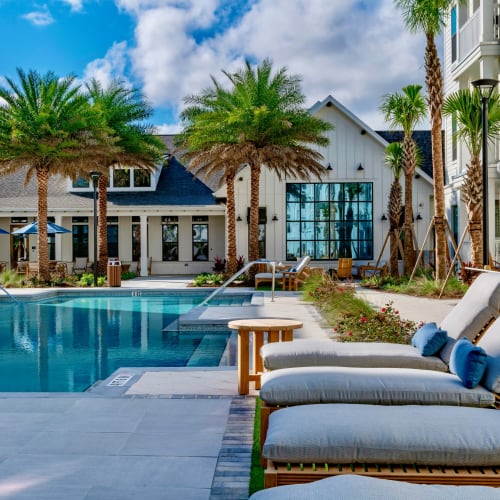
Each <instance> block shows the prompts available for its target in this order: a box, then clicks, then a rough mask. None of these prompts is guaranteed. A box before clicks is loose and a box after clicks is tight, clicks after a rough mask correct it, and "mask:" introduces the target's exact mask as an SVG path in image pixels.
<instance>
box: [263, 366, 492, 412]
mask: <svg viewBox="0 0 500 500" xmlns="http://www.w3.org/2000/svg"><path fill="white" fill-rule="evenodd" d="M261 383H262V385H261V389H260V397H261V399H262V400H263V401H265V402H266V403H267V404H268V405H271V406H278V405H279V406H288V405H300V404H314V403H367V404H382V405H390V404H393V405H398V404H434V405H457V406H483V407H488V406H493V405H494V404H495V395H494V394H493V393H491V392H490V391H488V390H486V389H485V388H484V387H481V386H477V387H475V388H474V389H467V388H466V387H464V385H463V384H462V382H461V380H460V378H459V377H458V376H457V375H453V374H451V373H443V372H437V371H432V370H415V369H411V368H352V367H338V366H321V367H305V368H304V367H301V368H285V369H282V370H274V371H272V372H266V373H264V374H263V375H262V378H261Z"/></svg>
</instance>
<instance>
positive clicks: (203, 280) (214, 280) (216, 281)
mask: <svg viewBox="0 0 500 500" xmlns="http://www.w3.org/2000/svg"><path fill="white" fill-rule="evenodd" d="M224 281H225V280H224V275H223V274H210V273H200V274H198V276H195V278H194V279H193V286H218V285H222V284H223V283H224Z"/></svg>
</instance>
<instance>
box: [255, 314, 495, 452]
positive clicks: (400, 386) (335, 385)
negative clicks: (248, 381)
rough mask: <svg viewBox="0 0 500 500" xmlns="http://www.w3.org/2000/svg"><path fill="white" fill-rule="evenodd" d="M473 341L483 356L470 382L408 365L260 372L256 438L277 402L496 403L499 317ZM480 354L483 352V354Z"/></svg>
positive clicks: (279, 404) (280, 405)
mask: <svg viewBox="0 0 500 500" xmlns="http://www.w3.org/2000/svg"><path fill="white" fill-rule="evenodd" d="M478 346H479V347H480V348H482V349H483V350H484V351H485V352H486V354H487V356H488V362H487V375H486V376H485V377H484V381H481V382H480V383H479V384H478V385H477V386H475V387H473V388H469V387H466V385H465V384H464V383H463V382H462V380H461V378H460V377H459V375H457V374H456V373H444V372H440V371H433V370H418V369H413V368H355V367H345V366H312V367H300V368H284V369H281V370H274V371H271V372H266V373H264V374H263V375H262V377H261V389H260V398H261V401H262V403H261V444H263V443H264V440H265V436H266V432H267V426H268V421H269V415H270V414H271V413H273V412H274V411H276V410H277V409H279V408H285V407H288V406H297V405H306V404H317V403H322V404H328V403H357V404H380V405H407V404H412V405H449V406H475V407H495V405H499V406H500V396H499V394H498V393H499V392H500V318H498V319H496V320H495V322H494V323H493V324H492V325H491V326H490V328H488V330H487V331H486V333H485V334H484V336H483V337H482V338H481V339H480V340H479V342H478ZM483 356H484V354H483Z"/></svg>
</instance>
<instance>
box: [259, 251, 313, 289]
mask: <svg viewBox="0 0 500 500" xmlns="http://www.w3.org/2000/svg"><path fill="white" fill-rule="evenodd" d="M310 262H311V257H309V255H306V256H304V257H302V258H301V259H300V260H299V261H298V262H297V265H296V266H293V267H291V268H290V269H288V270H286V271H281V272H277V273H275V275H274V278H275V280H282V284H283V290H297V289H298V284H299V282H300V280H301V279H302V277H303V274H304V273H305V272H306V268H307V266H308V265H309V263H310ZM272 280H273V274H272V273H270V272H265V273H257V274H256V275H255V288H257V287H258V286H259V284H260V283H271V282H272Z"/></svg>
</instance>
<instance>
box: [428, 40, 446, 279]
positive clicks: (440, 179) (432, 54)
mask: <svg viewBox="0 0 500 500" xmlns="http://www.w3.org/2000/svg"><path fill="white" fill-rule="evenodd" d="M426 38H427V45H426V49H425V83H426V87H427V100H428V103H429V111H430V113H429V114H430V121H431V140H432V170H433V179H434V222H435V232H436V259H435V260H436V279H437V280H443V279H445V277H446V252H447V245H446V227H445V223H444V222H445V204H444V170H443V139H442V135H441V122H442V119H441V108H442V106H443V76H442V73H441V62H440V60H439V55H438V52H437V48H436V44H435V42H434V34H433V33H427V34H426Z"/></svg>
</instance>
